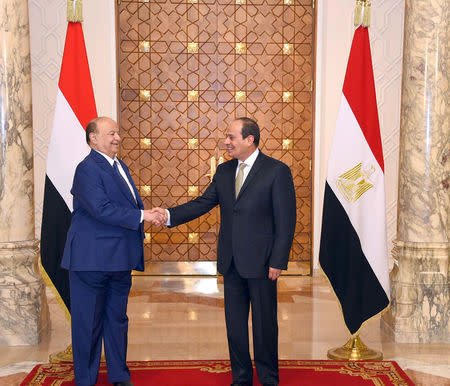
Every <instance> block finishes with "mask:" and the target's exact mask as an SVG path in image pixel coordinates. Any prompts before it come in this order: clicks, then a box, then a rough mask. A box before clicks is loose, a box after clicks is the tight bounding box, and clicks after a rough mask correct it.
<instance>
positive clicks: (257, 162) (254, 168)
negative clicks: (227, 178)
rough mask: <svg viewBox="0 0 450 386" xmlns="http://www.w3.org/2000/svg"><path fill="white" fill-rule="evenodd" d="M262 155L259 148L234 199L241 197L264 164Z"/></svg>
mask: <svg viewBox="0 0 450 386" xmlns="http://www.w3.org/2000/svg"><path fill="white" fill-rule="evenodd" d="M264 157H265V155H264V154H263V153H262V152H261V150H260V151H259V154H258V157H256V160H255V163H254V164H253V166H252V168H251V169H250V172H249V173H248V176H247V178H246V179H245V181H244V184H243V185H242V188H241V190H240V191H239V195H238V196H237V198H236V201H237V200H239V198H241V196H242V194H243V193H244V191H245V189H247V187H248V186H249V185H250V183H251V182H252V180H253V179H254V178H255V176H256V175H257V174H258V172H259V171H260V170H261V167H262V165H263V164H264ZM233 185H234V184H233ZM235 189H236V188H235ZM233 191H234V189H233Z"/></svg>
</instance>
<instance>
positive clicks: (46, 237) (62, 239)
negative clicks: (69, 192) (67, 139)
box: [41, 176, 71, 312]
mask: <svg viewBox="0 0 450 386" xmlns="http://www.w3.org/2000/svg"><path fill="white" fill-rule="evenodd" d="M70 221H71V213H70V210H69V208H68V207H67V205H66V203H65V201H64V200H63V198H62V197H61V195H60V194H59V192H58V190H57V189H56V188H55V186H54V185H53V183H52V182H51V181H50V179H49V178H48V176H45V190H44V207H43V211H42V228H41V263H42V267H43V268H44V270H45V272H46V273H47V275H48V277H49V278H50V280H51V281H52V283H53V285H54V286H55V288H56V290H57V291H58V293H59V295H60V296H61V299H62V300H63V302H64V304H65V305H66V307H67V309H68V311H69V312H70V288H69V271H67V270H65V269H62V268H61V260H62V256H63V252H64V245H65V243H66V237H67V231H68V230H69V226H70Z"/></svg>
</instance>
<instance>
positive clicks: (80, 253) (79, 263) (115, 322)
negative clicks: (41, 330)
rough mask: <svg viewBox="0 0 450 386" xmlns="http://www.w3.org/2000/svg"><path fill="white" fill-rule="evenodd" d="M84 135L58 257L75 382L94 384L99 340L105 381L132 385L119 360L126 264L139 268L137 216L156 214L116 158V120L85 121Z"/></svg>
mask: <svg viewBox="0 0 450 386" xmlns="http://www.w3.org/2000/svg"><path fill="white" fill-rule="evenodd" d="M86 141H87V143H88V145H89V146H90V147H91V149H92V150H91V152H90V153H89V155H88V156H87V157H86V158H85V159H84V160H83V161H82V162H80V164H79V165H78V166H77V169H76V171H75V176H74V180H73V186H72V190H71V193H72V195H73V213H72V223H71V226H70V228H69V231H68V234H67V240H66V245H65V248H64V256H63V260H62V263H61V265H62V267H63V268H65V269H67V270H69V279H70V295H71V299H70V300H71V301H70V305H71V317H72V349H73V359H74V372H75V384H76V385H78V386H90V385H94V384H95V383H96V381H97V376H98V371H99V364H100V357H101V351H102V340H103V341H104V345H105V355H106V363H107V368H108V380H109V382H111V383H114V385H132V383H131V380H130V371H129V369H128V367H127V365H126V352H127V333H128V317H127V314H126V311H127V303H128V294H129V292H130V287H131V270H133V269H135V270H138V271H143V270H144V253H143V239H144V237H145V236H144V231H143V221H150V222H152V223H154V224H155V225H160V222H161V220H162V216H161V215H159V214H155V213H151V212H150V211H149V210H144V205H143V203H142V200H141V198H140V196H139V193H138V191H137V189H136V186H135V185H134V183H133V180H132V179H131V175H130V172H129V170H128V168H127V166H126V165H125V164H124V163H123V162H122V161H121V160H119V159H118V158H117V156H116V154H117V152H118V150H119V144H120V136H119V127H118V126H117V123H116V122H114V121H113V120H112V119H110V118H106V117H100V118H96V119H94V120H92V121H91V122H89V124H88V125H87V128H86Z"/></svg>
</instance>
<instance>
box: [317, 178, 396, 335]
mask: <svg viewBox="0 0 450 386" xmlns="http://www.w3.org/2000/svg"><path fill="white" fill-rule="evenodd" d="M366 215H367V216H376V215H377V213H367V214H366ZM319 261H320V265H321V267H322V269H323V271H324V272H325V274H326V275H327V277H328V280H329V281H330V283H331V285H332V286H333V289H334V292H335V293H336V296H337V297H338V299H339V302H340V303H341V306H342V312H343V314H344V320H345V324H346V325H347V328H348V329H349V330H350V333H351V334H354V333H356V332H357V331H358V330H359V328H360V327H361V325H362V323H363V322H364V321H366V320H367V319H369V318H371V317H372V316H374V315H376V314H377V313H379V312H380V311H382V310H383V309H385V308H386V307H387V306H388V304H389V299H388V297H387V296H386V293H385V292H384V290H383V287H382V286H381V284H380V282H379V280H378V278H377V277H376V275H375V273H374V272H373V270H372V267H371V266H370V264H369V262H368V261H367V259H366V257H365V256H364V253H363V251H362V249H361V243H360V241H359V238H358V235H357V233H356V231H355V229H354V228H353V225H352V224H351V222H350V219H349V218H348V216H347V213H346V211H345V209H344V208H343V207H342V205H341V203H340V202H339V200H338V199H337V197H336V195H335V194H334V192H333V190H332V189H331V188H330V186H329V185H328V182H326V185H325V195H324V204H323V219H322V237H321V242H320V254H319Z"/></svg>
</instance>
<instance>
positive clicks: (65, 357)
mask: <svg viewBox="0 0 450 386" xmlns="http://www.w3.org/2000/svg"><path fill="white" fill-rule="evenodd" d="M82 21H83V5H82V0H67V22H72V23H79V22H82ZM48 361H49V362H50V363H73V351H72V344H69V345H68V346H67V347H66V349H65V350H63V351H58V352H55V353H53V354H50V355H49V357H48Z"/></svg>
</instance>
